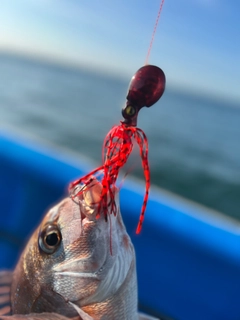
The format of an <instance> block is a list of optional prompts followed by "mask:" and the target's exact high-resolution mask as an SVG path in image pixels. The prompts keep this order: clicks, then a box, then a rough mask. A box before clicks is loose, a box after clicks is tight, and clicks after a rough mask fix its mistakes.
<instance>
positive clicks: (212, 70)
mask: <svg viewBox="0 0 240 320" xmlns="http://www.w3.org/2000/svg"><path fill="white" fill-rule="evenodd" d="M159 6H160V0H151V1H149V0H114V1H113V0H101V1H100V0H1V9H0V30H1V31H0V51H10V52H17V53H21V54H27V55H30V56H34V57H37V58H41V59H48V60H53V61H56V62H60V63H65V64H71V65H79V66H81V65H84V66H85V67H89V68H91V69H94V70H96V71H98V70H99V71H101V72H106V73H110V74H111V73H112V74H114V75H119V76H120V77H124V78H126V79H129V80H130V78H131V76H132V75H133V74H134V73H135V72H136V71H137V70H138V69H139V68H140V67H141V66H142V65H144V63H145V59H146V55H147V51H148V47H149V44H150V40H151V36H152V32H153V28H154V25H155V21H156V17H157V13H158V9H159ZM239 15H240V1H236V0H165V2H164V6H163V9H162V13H161V17H160V20H159V25H158V28H157V32H156V35H155V39H154V42H153V46H152V51H151V55H150V58H149V64H155V65H157V66H159V67H161V68H162V69H163V70H164V72H165V74H166V79H167V85H169V86H175V87H179V88H182V89H184V90H189V91H194V92H197V93H198V94H210V95H213V96H217V97H219V98H220V99H227V100H228V99H231V100H233V101H236V102H240V18H239Z"/></svg>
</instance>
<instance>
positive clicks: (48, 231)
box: [38, 224, 62, 254]
mask: <svg viewBox="0 0 240 320" xmlns="http://www.w3.org/2000/svg"><path fill="white" fill-rule="evenodd" d="M61 241H62V235H61V232H60V230H59V228H58V226H57V225H55V224H48V225H46V226H45V227H44V228H43V229H42V230H41V231H40V234H39V238H38V244H39V247H40V249H41V250H42V251H43V252H45V253H48V254H51V253H54V252H55V251H56V250H57V248H58V247H59V245H60V243H61Z"/></svg>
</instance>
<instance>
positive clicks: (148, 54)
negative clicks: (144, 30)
mask: <svg viewBox="0 0 240 320" xmlns="http://www.w3.org/2000/svg"><path fill="white" fill-rule="evenodd" d="M163 3H164V0H162V1H161V3H160V7H159V10H158V15H157V19H156V22H155V26H154V29H153V33H152V38H151V41H150V45H149V48H148V53H147V57H146V60H145V64H148V60H149V56H150V53H151V50H152V45H153V40H154V37H155V33H156V30H157V26H158V21H159V18H160V15H161V12H162V8H163Z"/></svg>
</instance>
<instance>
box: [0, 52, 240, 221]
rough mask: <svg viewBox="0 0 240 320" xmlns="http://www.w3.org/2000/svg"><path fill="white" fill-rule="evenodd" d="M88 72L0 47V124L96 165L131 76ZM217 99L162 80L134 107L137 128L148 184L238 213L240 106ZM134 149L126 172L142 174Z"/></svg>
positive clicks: (231, 212)
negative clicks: (156, 95) (155, 97)
mask: <svg viewBox="0 0 240 320" xmlns="http://www.w3.org/2000/svg"><path fill="white" fill-rule="evenodd" d="M139 67H141V65H139ZM160 67H161V66H160ZM93 70H94V69H93V68H92V69H88V68H80V67H70V66H64V65H61V64H57V63H50V62H46V61H45V62H44V61H43V60H37V59H33V58H31V59H30V58H28V57H24V56H21V55H16V54H12V53H11V54H9V53H7V52H5V53H4V52H2V53H1V54H0V129H1V128H4V129H7V130H10V131H11V130H20V131H24V132H25V134H27V135H29V137H31V136H35V137H39V138H41V139H42V140H45V141H46V142H51V143H54V144H55V145H57V146H64V147H65V148H66V149H69V150H73V151H74V152H78V153H80V154H83V155H85V156H88V157H90V158H92V159H94V160H95V161H96V163H98V164H99V163H100V162H101V148H102V142H103V139H104V137H105V135H106V134H107V132H108V131H109V130H110V128H111V127H112V126H113V125H114V124H118V123H119V121H120V120H121V119H122V117H121V108H122V106H123V105H124V103H125V97H126V93H127V89H128V84H129V81H130V78H128V77H123V76H122V75H121V76H120V75H119V76H117V75H116V74H115V75H110V73H109V72H106V73H105V72H104V71H96V72H94V71H93ZM136 71H137V70H133V74H134V73H135V72H136ZM166 77H167V80H168V75H167V74H166ZM221 97H222V96H220V97H219V98H218V97H217V96H216V95H215V96H210V95H207V94H203V93H202V91H200V92H199V93H197V91H195V93H194V92H192V91H187V90H185V91H184V90H179V89H177V88H176V87H174V86H172V85H171V84H170V85H168V82H167V88H166V91H165V93H164V95H163V96H162V98H161V99H160V101H159V102H158V103H156V104H155V105H154V106H152V107H151V108H149V109H147V108H144V109H142V110H141V112H140V113H139V120H138V126H139V127H140V128H142V129H143V130H144V131H145V133H146V135H147V136H148V139H149V160H150V168H151V177H152V183H153V184H155V185H157V186H160V187H162V188H164V189H167V190H170V191H172V192H174V193H176V194H178V195H181V196H183V197H185V198H188V199H191V200H194V201H196V202H198V203H201V204H204V205H206V206H208V207H210V208H213V209H216V210H219V211H221V212H223V213H225V214H226V215H229V216H232V217H235V218H237V219H240V211H239V207H240V147H239V143H240V108H239V104H238V103H237V102H234V100H232V101H231V100H228V99H223V98H221ZM135 149H136V150H135V152H134V160H135V161H136V164H135V165H134V167H133V168H132V170H131V172H130V173H129V175H130V176H131V175H136V176H139V177H141V178H143V174H142V168H141V161H140V157H139V155H138V150H137V148H135ZM16 156H17V155H16Z"/></svg>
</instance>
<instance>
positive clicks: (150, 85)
mask: <svg viewBox="0 0 240 320" xmlns="http://www.w3.org/2000/svg"><path fill="white" fill-rule="evenodd" d="M165 83H166V78H165V74H164V72H163V71H162V69H160V68H159V67H157V66H153V65H146V66H143V67H142V68H140V69H139V70H138V71H137V72H136V73H135V75H134V76H133V77H132V80H131V82H130V85H129V91H128V95H127V102H126V107H125V108H123V110H122V115H123V117H124V119H125V120H124V123H126V124H127V125H131V126H136V125H137V115H138V112H139V110H140V109H141V108H142V107H151V106H152V105H153V104H154V103H156V102H157V101H158V100H159V99H160V98H161V96H162V94H163V92H164V89H165Z"/></svg>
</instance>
